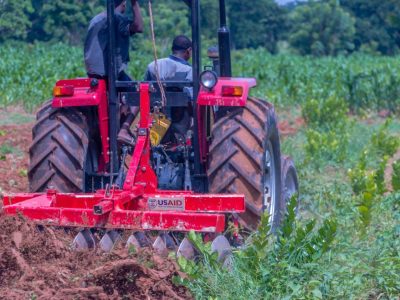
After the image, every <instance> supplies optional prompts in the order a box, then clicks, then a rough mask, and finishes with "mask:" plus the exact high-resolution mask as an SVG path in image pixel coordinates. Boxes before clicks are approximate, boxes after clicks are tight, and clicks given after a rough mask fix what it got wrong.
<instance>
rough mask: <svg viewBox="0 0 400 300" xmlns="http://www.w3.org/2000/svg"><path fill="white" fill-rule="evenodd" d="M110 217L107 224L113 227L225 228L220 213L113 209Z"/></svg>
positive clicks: (187, 229) (207, 230)
mask: <svg viewBox="0 0 400 300" xmlns="http://www.w3.org/2000/svg"><path fill="white" fill-rule="evenodd" d="M110 217H111V220H110V223H109V225H110V227H114V228H129V229H136V228H140V229H142V230H176V231H191V230H194V231H199V232H222V231H224V230H225V216H224V215H222V214H197V213H187V212H182V213H177V212H138V211H114V212H113V213H112V214H111V216H110ZM135 227H136V228H135Z"/></svg>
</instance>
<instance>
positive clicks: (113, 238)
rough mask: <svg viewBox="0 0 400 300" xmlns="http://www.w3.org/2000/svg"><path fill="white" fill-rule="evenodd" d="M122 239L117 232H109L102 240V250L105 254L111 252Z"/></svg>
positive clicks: (100, 244)
mask: <svg viewBox="0 0 400 300" xmlns="http://www.w3.org/2000/svg"><path fill="white" fill-rule="evenodd" d="M120 239H121V235H120V234H119V232H118V231H116V230H110V231H107V232H106V234H105V235H104V236H103V237H102V239H101V240H100V243H99V246H100V249H101V250H103V251H104V252H111V251H112V249H113V248H114V246H115V244H116V243H117V242H118V241H119V240H120Z"/></svg>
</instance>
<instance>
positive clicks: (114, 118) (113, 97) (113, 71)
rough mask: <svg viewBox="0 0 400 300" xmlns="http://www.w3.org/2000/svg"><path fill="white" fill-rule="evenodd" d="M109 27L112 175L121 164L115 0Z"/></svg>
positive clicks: (109, 0)
mask: <svg viewBox="0 0 400 300" xmlns="http://www.w3.org/2000/svg"><path fill="white" fill-rule="evenodd" d="M107 25H108V45H109V47H108V111H109V119H110V121H109V132H110V173H111V174H114V173H117V172H118V170H119V166H120V162H119V159H118V144H117V135H118V131H119V125H120V124H119V103H118V95H117V89H116V86H115V81H116V79H117V68H116V63H115V33H116V32H115V15H114V0H107Z"/></svg>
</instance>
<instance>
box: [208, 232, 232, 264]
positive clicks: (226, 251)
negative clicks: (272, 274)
mask: <svg viewBox="0 0 400 300" xmlns="http://www.w3.org/2000/svg"><path fill="white" fill-rule="evenodd" d="M211 251H213V252H217V253H218V260H219V261H220V262H224V261H225V260H226V258H227V257H228V256H230V255H231V254H232V248H231V244H230V243H229V241H228V239H227V238H226V237H225V236H223V235H219V236H217V237H216V238H215V239H214V240H213V242H212V243H211Z"/></svg>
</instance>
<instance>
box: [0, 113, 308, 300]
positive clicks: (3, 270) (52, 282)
mask: <svg viewBox="0 0 400 300" xmlns="http://www.w3.org/2000/svg"><path fill="white" fill-rule="evenodd" d="M10 120H11V121H10ZM33 121H34V117H33V115H29V114H26V113H24V112H23V111H21V110H20V109H14V110H13V109H12V110H11V111H4V110H3V111H2V110H0V194H2V193H13V192H25V191H28V180H27V170H28V157H29V154H28V153H29V145H30V143H31V129H32V126H33ZM303 125H304V122H303V121H302V120H301V119H296V120H293V121H291V122H289V121H283V122H280V123H279V129H280V131H281V133H282V135H292V134H295V133H296V132H297V130H298V129H299V127H301V126H303ZM74 235H75V233H73V232H65V231H64V230H62V229H54V228H41V229H40V230H39V229H38V227H37V226H35V225H34V224H33V223H30V222H28V221H26V220H23V219H22V218H19V217H16V218H9V217H6V216H4V215H3V214H2V212H1V207H0V299H188V298H191V295H190V293H189V292H188V291H187V290H186V289H185V288H182V287H177V286H175V285H174V284H173V283H172V278H173V277H174V276H183V274H181V273H180V272H179V267H178V266H177V265H176V263H175V262H174V261H172V260H169V259H166V258H162V257H159V256H157V255H153V253H149V252H148V251H147V252H140V253H135V254H133V253H129V252H130V251H128V249H126V248H124V247H123V245H122V244H121V245H120V247H119V248H118V249H116V250H114V251H113V252H112V253H111V254H105V253H101V252H93V251H92V252H75V251H72V250H71V249H70V243H71V241H72V239H73V236H74Z"/></svg>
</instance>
